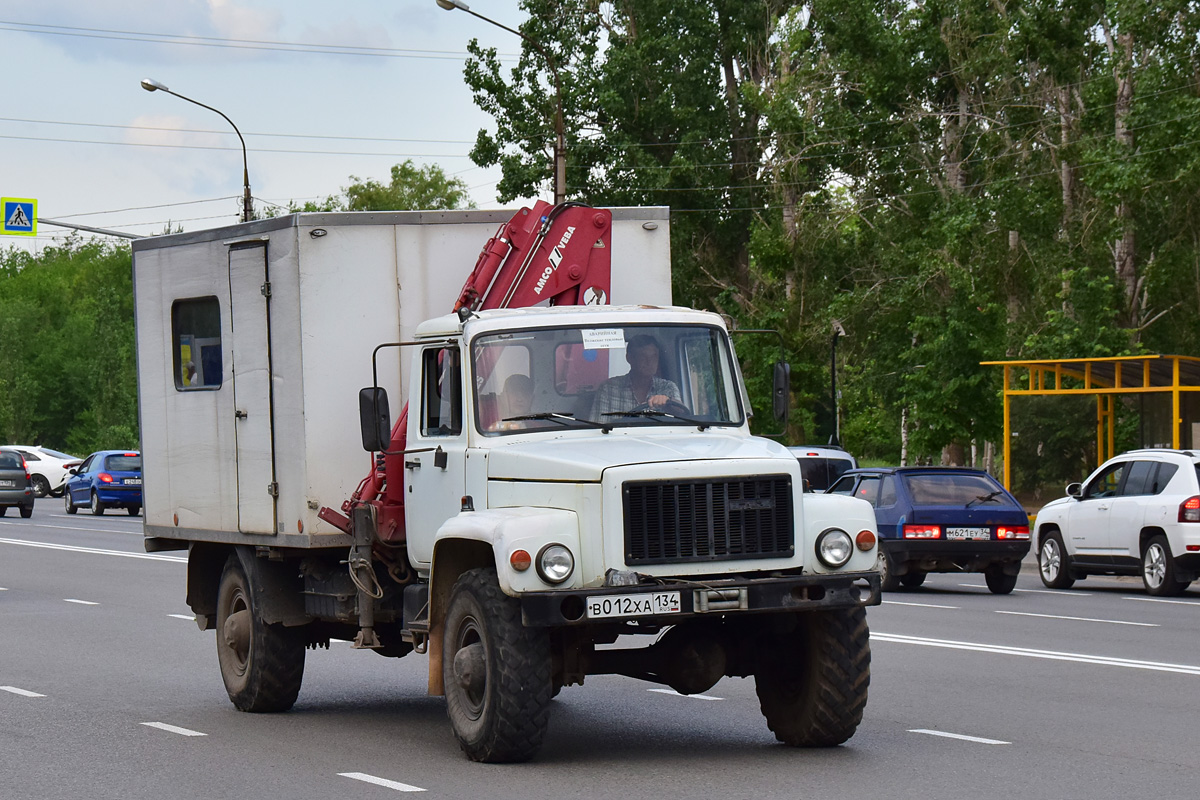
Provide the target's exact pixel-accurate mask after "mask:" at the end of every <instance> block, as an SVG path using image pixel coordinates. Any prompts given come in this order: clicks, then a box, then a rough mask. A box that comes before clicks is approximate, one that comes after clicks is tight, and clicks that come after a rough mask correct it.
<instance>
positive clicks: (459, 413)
mask: <svg viewBox="0 0 1200 800" xmlns="http://www.w3.org/2000/svg"><path fill="white" fill-rule="evenodd" d="M420 366H421V369H420V375H419V377H418V378H417V380H418V381H419V384H418V386H419V392H420V395H419V397H413V398H412V399H410V401H409V409H408V441H407V444H406V445H405V450H406V451H407V452H406V454H405V456H404V475H405V482H406V484H407V489H406V491H405V498H404V499H405V503H404V515H405V527H406V530H407V537H408V553H409V556H410V557H411V558H412V559H413V561H415V562H417V563H420V564H429V563H432V561H433V540H434V536H435V535H436V534H437V531H438V528H440V527H441V526H442V524H443V523H445V522H446V520H448V519H450V518H451V517H454V516H456V515H457V514H458V513H459V511H460V510H461V508H462V496H463V493H464V492H465V491H466V478H465V475H466V463H465V461H466V449H467V436H466V431H465V430H464V429H463V419H464V414H463V365H462V355H461V351H460V350H459V348H458V347H456V346H443V345H441V344H439V345H437V346H433V347H426V348H425V349H423V350H422V351H421V353H420ZM418 402H419V405H418ZM439 448H440V450H439ZM415 450H421V451H424V452H412V451H415Z"/></svg>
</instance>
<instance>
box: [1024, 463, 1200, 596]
mask: <svg viewBox="0 0 1200 800" xmlns="http://www.w3.org/2000/svg"><path fill="white" fill-rule="evenodd" d="M1198 473H1200V453H1193V452H1191V451H1188V450H1161V449H1151V450H1131V451H1130V452H1128V453H1122V454H1121V455H1119V456H1117V457H1116V458H1113V459H1110V460H1109V461H1106V462H1105V463H1104V464H1102V465H1101V466H1100V468H1099V469H1098V470H1096V471H1095V472H1093V473H1092V474H1091V475H1090V476H1089V477H1088V479H1087V480H1086V481H1084V482H1083V483H1081V484H1080V483H1072V484H1071V485H1069V486H1068V487H1067V496H1066V497H1064V498H1060V499H1058V500H1055V501H1053V502H1051V503H1048V504H1047V505H1046V506H1045V507H1043V508H1042V510H1041V511H1039V512H1038V515H1037V524H1036V534H1035V544H1034V546H1035V547H1036V548H1037V559H1038V567H1039V571H1040V572H1041V575H1042V583H1044V584H1046V586H1049V587H1050V588H1052V589H1066V588H1068V587H1070V586H1071V585H1072V584H1073V583H1075V581H1077V580H1080V579H1082V578H1086V577H1087V576H1088V575H1139V574H1140V575H1141V576H1142V582H1143V583H1144V584H1145V586H1146V591H1147V592H1149V593H1150V594H1153V595H1158V596H1170V595H1177V594H1181V593H1182V592H1183V591H1184V590H1185V589H1187V587H1188V585H1189V584H1190V583H1191V582H1192V581H1194V580H1196V579H1197V577H1200V478H1198V477H1197V475H1198Z"/></svg>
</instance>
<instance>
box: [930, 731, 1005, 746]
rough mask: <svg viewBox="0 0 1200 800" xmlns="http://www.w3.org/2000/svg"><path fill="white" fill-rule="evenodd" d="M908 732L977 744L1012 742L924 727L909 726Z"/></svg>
mask: <svg viewBox="0 0 1200 800" xmlns="http://www.w3.org/2000/svg"><path fill="white" fill-rule="evenodd" d="M908 732H909V733H923V734H925V735H926V736H941V737H942V738H944V739H959V740H961V741H964V742H976V743H978V744H1012V742H1004V741H1001V740H1000V739H984V738H983V737H982V736H967V735H965V734H961V733H947V732H946V731H931V730H926V729H925V728H910V729H909V731H908Z"/></svg>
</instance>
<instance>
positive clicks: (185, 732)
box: [141, 722, 208, 736]
mask: <svg viewBox="0 0 1200 800" xmlns="http://www.w3.org/2000/svg"><path fill="white" fill-rule="evenodd" d="M141 724H142V725H145V726H146V727H147V728H158V729H159V730H160V731H166V732H167V733H177V734H179V735H180V736H208V734H207V733H201V732H200V731H193V730H189V729H188V728H180V727H178V726H176V725H168V724H167V723H165V722H143V723H141Z"/></svg>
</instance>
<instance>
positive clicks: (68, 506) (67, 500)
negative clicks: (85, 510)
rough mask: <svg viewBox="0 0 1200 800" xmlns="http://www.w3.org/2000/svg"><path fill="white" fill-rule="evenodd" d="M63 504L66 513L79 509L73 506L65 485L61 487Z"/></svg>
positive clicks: (72, 512)
mask: <svg viewBox="0 0 1200 800" xmlns="http://www.w3.org/2000/svg"><path fill="white" fill-rule="evenodd" d="M63 506H64V510H65V511H66V512H67V513H68V514H74V513H76V512H77V511H79V509H78V508H76V507H75V504H74V503H72V502H71V493H70V492H68V491H67V489H66V487H63Z"/></svg>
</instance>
